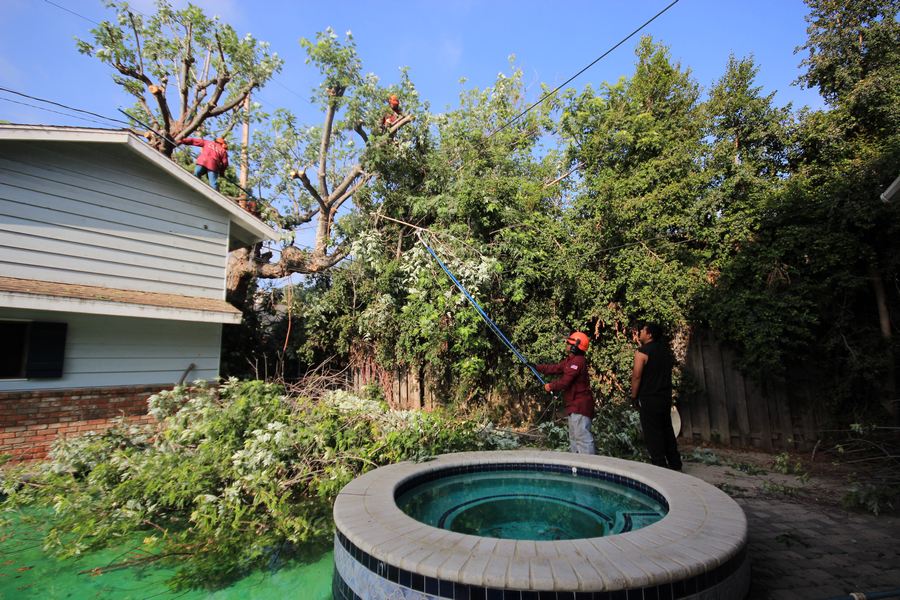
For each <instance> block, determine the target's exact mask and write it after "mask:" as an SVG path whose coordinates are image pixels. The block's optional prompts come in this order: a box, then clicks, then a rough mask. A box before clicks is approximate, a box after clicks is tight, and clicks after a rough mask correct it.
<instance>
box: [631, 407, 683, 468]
mask: <svg viewBox="0 0 900 600" xmlns="http://www.w3.org/2000/svg"><path fill="white" fill-rule="evenodd" d="M640 401H641V428H642V429H643V430H644V443H645V444H646V445H647V452H648V453H649V454H650V462H652V463H653V464H654V465H656V466H658V467H668V468H669V469H673V470H675V471H680V470H681V455H680V454H679V453H678V442H676V441H675V432H674V431H672V401H671V400H669V399H668V398H641V399H640Z"/></svg>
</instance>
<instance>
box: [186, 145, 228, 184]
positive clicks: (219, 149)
mask: <svg viewBox="0 0 900 600" xmlns="http://www.w3.org/2000/svg"><path fill="white" fill-rule="evenodd" d="M180 143H181V144H188V145H191V146H200V147H201V148H202V150H200V156H198V157H197V167H196V168H195V169H194V175H195V176H196V177H197V178H198V179H202V178H203V176H204V175H206V176H207V178H208V179H209V185H210V186H211V187H212V189H214V190H216V191H218V189H219V176H224V175H225V169H227V168H228V142H226V141H225V138H222V137H217V138H216V139H214V140H212V141H209V140H201V139H199V138H184V139H183V140H181V142H180Z"/></svg>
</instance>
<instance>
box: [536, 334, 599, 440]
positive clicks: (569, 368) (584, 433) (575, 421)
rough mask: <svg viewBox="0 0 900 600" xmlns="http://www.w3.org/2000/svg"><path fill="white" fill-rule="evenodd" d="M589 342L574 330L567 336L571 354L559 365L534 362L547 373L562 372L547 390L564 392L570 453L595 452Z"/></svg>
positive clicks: (555, 373) (567, 344) (557, 373)
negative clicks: (585, 355)
mask: <svg viewBox="0 0 900 600" xmlns="http://www.w3.org/2000/svg"><path fill="white" fill-rule="evenodd" d="M589 345H590V340H589V339H588V336H587V334H585V333H582V332H581V331H574V332H572V334H571V335H570V336H569V337H568V338H566V347H567V348H568V349H569V356H567V357H566V358H564V359H563V360H562V361H560V362H558V363H556V364H544V365H535V368H536V369H537V370H538V371H539V372H541V373H544V374H545V375H562V377H560V378H559V379H557V380H556V381H553V382H551V383H548V384H545V385H544V389H545V390H547V391H548V392H562V393H563V400H564V401H565V403H566V415H568V421H569V452H577V453H578V454H596V453H597V451H596V450H595V448H594V436H593V435H591V419H593V418H594V394H593V392H591V383H590V379H589V378H588V369H587V360H586V359H585V358H584V353H585V351H587V349H588V346H589Z"/></svg>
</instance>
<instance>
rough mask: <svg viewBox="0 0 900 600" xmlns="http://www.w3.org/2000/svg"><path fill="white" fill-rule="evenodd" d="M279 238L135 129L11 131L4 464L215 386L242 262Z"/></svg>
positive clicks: (2, 275)
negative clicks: (230, 277)
mask: <svg viewBox="0 0 900 600" xmlns="http://www.w3.org/2000/svg"><path fill="white" fill-rule="evenodd" d="M275 236H276V232H275V231H274V230H272V229H271V228H270V227H269V226H267V225H266V224H264V223H263V222H262V221H260V220H258V219H257V218H255V217H253V216H252V215H250V214H249V213H247V212H246V211H244V210H241V209H240V208H239V207H238V206H237V205H236V204H235V203H234V202H232V201H231V200H229V199H228V198H226V197H224V196H222V195H221V194H219V193H218V192H216V191H215V190H213V189H212V188H210V187H209V185H208V184H207V183H206V182H205V181H201V180H199V179H197V178H195V177H193V176H192V175H191V174H190V173H188V172H187V171H185V170H184V169H183V168H181V167H180V166H178V165H177V164H176V163H174V162H173V161H172V160H170V159H168V158H166V157H165V156H163V155H162V154H160V153H158V152H157V151H155V150H153V149H152V148H150V147H149V146H148V145H147V144H146V142H145V141H144V140H142V139H141V138H139V137H137V136H135V135H134V134H132V133H130V132H128V131H124V130H106V129H87V128H71V127H48V126H30V125H0V454H3V453H6V454H12V455H13V457H14V458H16V459H24V458H35V457H41V456H43V455H44V454H46V451H47V449H48V447H49V445H50V443H51V442H52V440H53V439H54V438H55V437H56V436H58V435H70V434H72V433H80V432H84V431H90V430H97V429H103V428H105V427H108V426H109V424H110V423H111V422H112V419H114V418H115V417H118V416H125V417H129V418H133V419H141V418H142V416H143V418H146V410H147V407H146V400H147V398H148V397H149V396H150V395H151V394H153V393H155V392H157V391H159V390H161V389H165V388H171V387H172V386H173V385H174V384H176V383H178V382H181V381H188V382H189V381H195V380H200V379H206V380H209V379H214V378H215V377H217V376H218V374H219V356H220V342H221V335H222V325H223V324H228V323H239V322H240V320H241V313H240V312H239V311H238V310H237V309H236V308H234V307H233V306H231V305H229V304H228V303H227V302H226V301H225V271H226V262H227V257H228V252H229V250H232V249H234V248H238V247H243V246H247V245H250V244H253V243H255V242H258V241H261V240H265V239H272V238H274V237H275Z"/></svg>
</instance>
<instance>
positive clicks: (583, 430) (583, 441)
mask: <svg viewBox="0 0 900 600" xmlns="http://www.w3.org/2000/svg"><path fill="white" fill-rule="evenodd" d="M569 452H576V453H578V454H596V453H597V451H596V450H594V436H592V435H591V420H590V419H589V418H588V417H586V416H584V415H579V414H577V413H572V414H571V415H569Z"/></svg>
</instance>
